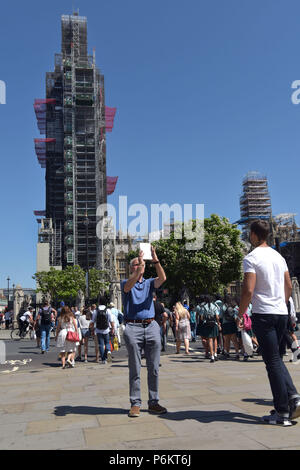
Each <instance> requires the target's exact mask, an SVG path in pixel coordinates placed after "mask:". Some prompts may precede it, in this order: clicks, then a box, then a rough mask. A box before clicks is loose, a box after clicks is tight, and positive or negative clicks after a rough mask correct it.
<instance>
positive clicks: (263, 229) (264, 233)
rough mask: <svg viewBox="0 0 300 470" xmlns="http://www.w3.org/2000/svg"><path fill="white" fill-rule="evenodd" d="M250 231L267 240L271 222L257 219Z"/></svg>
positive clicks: (260, 238)
mask: <svg viewBox="0 0 300 470" xmlns="http://www.w3.org/2000/svg"><path fill="white" fill-rule="evenodd" d="M250 232H253V233H255V235H256V236H257V238H258V239H259V240H266V239H267V238H268V235H269V232H270V224H269V222H267V221H266V220H255V221H254V222H252V224H251V225H250Z"/></svg>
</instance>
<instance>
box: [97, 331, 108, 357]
mask: <svg viewBox="0 0 300 470" xmlns="http://www.w3.org/2000/svg"><path fill="white" fill-rule="evenodd" d="M97 338H98V343H99V349H100V354H101V359H102V361H105V360H106V359H107V353H108V351H110V344H109V333H107V334H103V333H97Z"/></svg>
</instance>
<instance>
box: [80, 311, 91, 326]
mask: <svg viewBox="0 0 300 470" xmlns="http://www.w3.org/2000/svg"><path fill="white" fill-rule="evenodd" d="M90 323H91V320H87V318H86V315H81V316H80V317H79V325H80V328H81V329H82V330H84V329H86V328H89V327H90Z"/></svg>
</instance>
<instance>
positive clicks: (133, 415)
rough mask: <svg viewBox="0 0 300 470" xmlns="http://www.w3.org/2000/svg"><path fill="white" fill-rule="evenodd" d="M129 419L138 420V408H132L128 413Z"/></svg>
mask: <svg viewBox="0 0 300 470" xmlns="http://www.w3.org/2000/svg"><path fill="white" fill-rule="evenodd" d="M128 416H129V418H138V417H139V416H140V407H139V406H132V407H131V408H130V410H129V413H128Z"/></svg>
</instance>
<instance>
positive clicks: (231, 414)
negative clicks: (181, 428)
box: [159, 410, 262, 424]
mask: <svg viewBox="0 0 300 470" xmlns="http://www.w3.org/2000/svg"><path fill="white" fill-rule="evenodd" d="M159 418H161V419H167V420H170V421H183V420H185V419H194V420H196V421H198V422H199V423H214V422H218V421H220V422H225V423H242V424H262V421H261V418H260V417H258V416H252V415H248V414H244V413H237V412H235V411H227V410H220V411H201V410H199V411H196V410H195V411H176V412H168V413H166V414H164V415H160V416H159Z"/></svg>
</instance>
